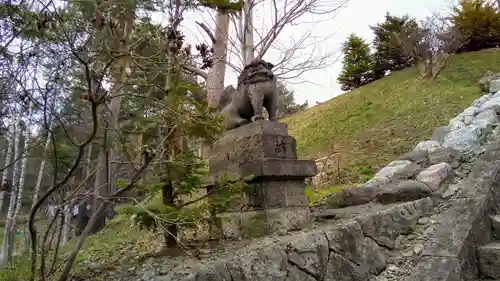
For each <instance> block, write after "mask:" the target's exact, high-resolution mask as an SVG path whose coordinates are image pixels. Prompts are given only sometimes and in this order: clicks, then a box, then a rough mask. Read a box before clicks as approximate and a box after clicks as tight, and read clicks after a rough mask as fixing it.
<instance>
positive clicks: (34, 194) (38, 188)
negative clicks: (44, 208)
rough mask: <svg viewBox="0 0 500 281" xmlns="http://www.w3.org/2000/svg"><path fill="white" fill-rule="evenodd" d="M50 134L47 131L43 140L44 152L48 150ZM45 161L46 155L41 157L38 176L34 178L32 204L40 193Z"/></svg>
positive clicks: (33, 204)
mask: <svg viewBox="0 0 500 281" xmlns="http://www.w3.org/2000/svg"><path fill="white" fill-rule="evenodd" d="M50 139H51V135H50V132H48V133H47V139H46V140H45V147H44V149H43V152H44V154H46V153H47V151H48V150H49V145H50ZM46 163H47V160H46V157H43V158H42V161H41V162H40V169H39V171H38V177H37V179H36V185H35V191H34V192H33V203H32V206H31V207H33V206H35V204H36V201H37V200H38V196H39V195H40V188H41V186H42V181H43V172H44V171H45V164H46Z"/></svg>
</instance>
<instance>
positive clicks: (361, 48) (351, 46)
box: [337, 34, 373, 91]
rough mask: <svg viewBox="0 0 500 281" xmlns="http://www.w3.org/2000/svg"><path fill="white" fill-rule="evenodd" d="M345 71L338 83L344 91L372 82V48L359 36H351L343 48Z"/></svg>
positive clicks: (343, 70)
mask: <svg viewBox="0 0 500 281" xmlns="http://www.w3.org/2000/svg"><path fill="white" fill-rule="evenodd" d="M342 52H343V54H344V59H343V64H344V66H343V69H342V72H341V73H340V75H339V77H338V78H337V81H338V82H339V83H340V85H341V87H340V88H341V89H342V90H343V91H349V90H352V89H354V88H358V87H360V86H362V85H365V84H368V83H370V82H371V81H372V65H373V64H372V58H371V56H370V47H369V46H368V44H367V43H366V42H365V41H364V40H363V39H362V38H361V37H359V36H356V35H355V34H351V35H350V36H349V38H348V39H347V41H346V42H345V43H344V45H343V47H342Z"/></svg>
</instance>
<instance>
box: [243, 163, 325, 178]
mask: <svg viewBox="0 0 500 281" xmlns="http://www.w3.org/2000/svg"><path fill="white" fill-rule="evenodd" d="M317 172H318V170H317V168H316V163H315V162H314V160H294V159H273V158H267V159H260V160H256V161H253V162H249V163H244V164H242V165H240V173H241V174H243V175H254V176H255V177H257V178H258V177H278V178H280V177H281V178H282V179H294V178H295V179H304V178H306V177H312V176H314V175H316V173H317Z"/></svg>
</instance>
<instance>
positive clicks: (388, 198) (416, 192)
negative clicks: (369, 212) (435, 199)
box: [376, 180, 432, 204]
mask: <svg viewBox="0 0 500 281" xmlns="http://www.w3.org/2000/svg"><path fill="white" fill-rule="evenodd" d="M431 194H432V191H431V189H430V188H429V187H428V186H427V185H426V184H424V183H422V182H419V181H414V180H404V181H400V182H397V183H393V184H389V185H387V186H385V187H383V188H381V189H378V190H377V194H376V197H377V201H378V202H380V203H384V204H388V203H395V202H407V201H413V200H417V199H421V198H425V197H430V196H431Z"/></svg>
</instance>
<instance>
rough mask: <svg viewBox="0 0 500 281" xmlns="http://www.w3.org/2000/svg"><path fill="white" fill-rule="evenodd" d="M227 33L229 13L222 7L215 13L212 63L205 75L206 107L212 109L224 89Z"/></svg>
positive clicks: (217, 102) (214, 107) (216, 105)
mask: <svg viewBox="0 0 500 281" xmlns="http://www.w3.org/2000/svg"><path fill="white" fill-rule="evenodd" d="M228 34H229V13H228V12H227V11H225V10H223V9H219V10H218V11H217V14H216V15H215V34H214V37H215V42H214V46H213V48H214V54H213V59H214V65H213V67H212V68H210V70H209V72H208V77H207V102H208V107H210V108H212V109H216V108H217V107H218V105H219V100H220V96H221V94H222V91H223V90H224V76H225V74H226V60H227V46H228Z"/></svg>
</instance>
